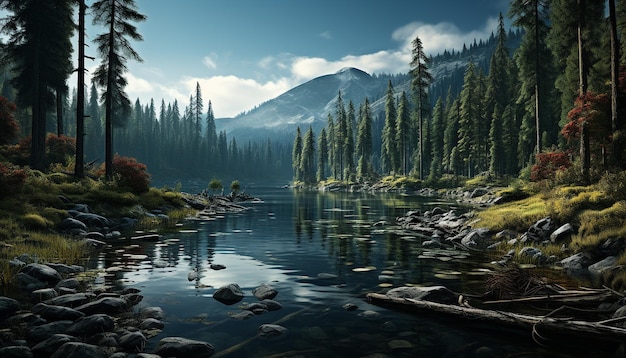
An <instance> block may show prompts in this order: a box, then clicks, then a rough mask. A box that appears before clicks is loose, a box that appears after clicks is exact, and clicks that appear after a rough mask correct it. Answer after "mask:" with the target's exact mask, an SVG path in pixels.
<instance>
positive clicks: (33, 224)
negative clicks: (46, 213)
mask: <svg viewBox="0 0 626 358" xmlns="http://www.w3.org/2000/svg"><path fill="white" fill-rule="evenodd" d="M23 220H24V226H26V228H28V229H32V230H45V229H46V228H48V227H50V226H52V223H51V222H50V221H49V220H46V219H45V218H44V217H43V216H41V215H39V214H26V215H24V218H23Z"/></svg>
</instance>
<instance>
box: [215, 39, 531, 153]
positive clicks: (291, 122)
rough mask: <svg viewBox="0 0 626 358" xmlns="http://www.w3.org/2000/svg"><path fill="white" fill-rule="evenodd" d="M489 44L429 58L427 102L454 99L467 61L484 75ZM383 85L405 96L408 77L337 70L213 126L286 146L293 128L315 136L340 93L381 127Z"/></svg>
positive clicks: (511, 43) (240, 137) (513, 43)
mask: <svg viewBox="0 0 626 358" xmlns="http://www.w3.org/2000/svg"><path fill="white" fill-rule="evenodd" d="M521 36H522V34H521V33H519V32H517V33H514V32H509V34H508V36H507V46H508V47H509V49H515V48H517V46H519V43H520V40H521ZM495 45H496V40H495V38H494V37H493V35H492V37H491V38H490V39H489V40H488V41H485V42H483V41H482V40H481V41H480V42H479V43H476V42H474V43H473V44H472V45H470V46H469V48H468V47H466V46H464V47H463V50H462V51H456V52H455V51H454V50H453V51H445V52H444V53H443V54H438V55H437V56H434V57H431V63H430V68H429V71H430V73H431V75H432V76H433V82H432V83H431V86H430V89H429V92H430V94H431V95H430V97H431V98H430V99H431V101H432V103H433V104H434V102H435V101H436V100H437V98H439V97H440V96H443V97H444V98H445V96H446V95H447V92H448V89H451V91H452V94H453V95H454V96H457V95H458V94H459V93H460V92H461V88H462V85H463V77H464V73H465V68H466V67H467V64H468V63H469V62H470V61H471V62H474V63H475V64H476V65H477V67H478V68H480V69H482V70H483V72H484V73H487V71H488V64H489V59H490V57H491V54H492V53H493V50H494V49H495ZM512 52H513V50H511V53H512ZM389 81H391V82H392V84H393V86H394V90H395V93H396V94H397V95H398V96H399V95H400V94H401V93H402V91H405V92H406V93H407V94H408V93H409V92H410V82H411V77H410V76H409V75H408V74H399V75H386V74H382V75H373V76H372V75H370V74H368V73H366V72H364V71H362V70H359V69H357V68H352V67H348V68H343V69H341V70H340V71H338V72H336V73H334V74H329V75H324V76H321V77H317V78H314V79H312V80H310V81H308V82H306V83H303V84H301V85H299V86H297V87H295V88H292V89H291V90H289V91H287V92H285V93H283V94H281V95H280V96H278V97H276V98H274V99H271V100H269V101H267V102H265V103H263V104H260V105H259V106H257V107H255V108H254V109H252V110H250V111H248V112H246V113H243V114H240V115H238V116H236V117H235V118H221V119H217V120H216V127H217V130H218V131H219V132H221V131H224V132H226V134H227V135H228V136H229V137H232V138H236V140H237V142H238V143H246V142H248V141H259V140H261V141H264V140H266V139H267V138H271V140H272V141H273V142H275V143H276V142H283V141H288V142H289V143H291V142H292V141H293V138H294V135H295V131H296V128H297V127H298V126H299V127H300V130H301V131H302V132H305V131H306V130H307V129H308V127H309V126H311V127H312V128H313V130H314V131H315V132H316V133H318V132H319V131H320V130H321V128H322V127H324V126H325V125H326V122H327V118H328V114H329V113H330V114H332V115H334V113H335V104H336V102H337V95H338V93H339V92H341V95H342V97H343V101H344V104H345V105H346V107H347V105H348V103H349V101H352V103H353V104H354V107H355V110H356V111H357V112H358V107H359V105H361V104H362V103H363V102H364V101H365V98H368V99H369V101H370V104H371V109H372V115H373V119H374V126H375V127H380V128H382V124H381V123H380V122H381V120H383V119H384V116H385V114H384V106H385V93H386V90H387V85H388V83H389ZM377 122H378V123H377Z"/></svg>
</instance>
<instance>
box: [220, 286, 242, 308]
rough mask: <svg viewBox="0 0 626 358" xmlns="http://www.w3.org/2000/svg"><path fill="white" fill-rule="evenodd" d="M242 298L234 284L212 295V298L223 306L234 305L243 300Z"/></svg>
mask: <svg viewBox="0 0 626 358" xmlns="http://www.w3.org/2000/svg"><path fill="white" fill-rule="evenodd" d="M244 296H245V295H244V293H243V291H241V288H240V287H239V285H237V284H236V283H231V284H229V285H226V286H222V287H220V288H218V289H217V291H215V292H214V293H213V298H214V299H215V300H217V301H219V302H221V303H223V304H225V305H232V304H235V303H237V302H239V301H241V300H243V297H244Z"/></svg>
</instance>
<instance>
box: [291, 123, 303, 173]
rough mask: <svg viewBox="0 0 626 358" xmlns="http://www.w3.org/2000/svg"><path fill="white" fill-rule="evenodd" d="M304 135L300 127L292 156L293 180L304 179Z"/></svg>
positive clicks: (297, 130)
mask: <svg viewBox="0 0 626 358" xmlns="http://www.w3.org/2000/svg"><path fill="white" fill-rule="evenodd" d="M301 160H302V133H301V132H300V127H298V128H297V129H296V138H295V140H294V142H293V151H292V154H291V166H292V167H293V180H294V181H302V180H303V179H304V177H303V175H302V174H303V173H302V165H301V163H300V162H301Z"/></svg>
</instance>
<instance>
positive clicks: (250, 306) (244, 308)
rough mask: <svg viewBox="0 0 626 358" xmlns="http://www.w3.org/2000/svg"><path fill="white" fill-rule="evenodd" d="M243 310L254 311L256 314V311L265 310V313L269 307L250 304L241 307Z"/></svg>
mask: <svg viewBox="0 0 626 358" xmlns="http://www.w3.org/2000/svg"><path fill="white" fill-rule="evenodd" d="M241 309H242V310H246V311H252V312H254V311H255V310H265V311H267V307H265V305H264V304H262V303H260V302H254V303H249V304H247V305H245V306H243V307H241ZM255 313H256V312H255Z"/></svg>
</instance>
